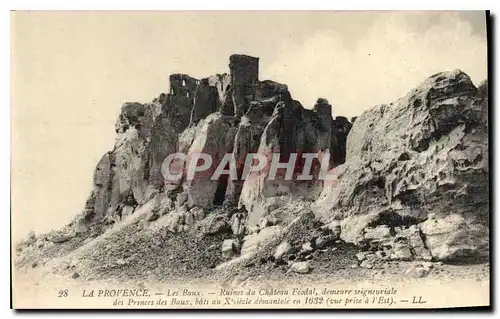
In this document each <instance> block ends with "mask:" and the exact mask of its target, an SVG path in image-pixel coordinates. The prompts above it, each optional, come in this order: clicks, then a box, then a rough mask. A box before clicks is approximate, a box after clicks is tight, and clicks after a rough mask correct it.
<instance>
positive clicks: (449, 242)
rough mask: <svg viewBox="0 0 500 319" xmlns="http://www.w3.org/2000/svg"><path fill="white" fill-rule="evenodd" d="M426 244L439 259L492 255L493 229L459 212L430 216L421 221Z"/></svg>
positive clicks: (433, 255) (448, 259)
mask: <svg viewBox="0 0 500 319" xmlns="http://www.w3.org/2000/svg"><path fill="white" fill-rule="evenodd" d="M419 226H420V229H421V231H422V233H423V234H424V236H425V244H426V246H427V248H428V249H429V251H430V253H431V254H432V257H434V258H435V259H436V260H442V261H450V260H460V259H466V258H486V257H488V245H489V241H488V236H489V229H488V227H486V226H485V225H482V224H479V223H469V222H467V220H466V219H465V218H464V217H463V216H461V215H458V214H450V215H448V216H446V217H444V218H429V219H428V220H426V221H425V222H423V223H421V224H420V225H419Z"/></svg>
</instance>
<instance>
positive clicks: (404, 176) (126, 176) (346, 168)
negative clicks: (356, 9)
mask: <svg viewBox="0 0 500 319" xmlns="http://www.w3.org/2000/svg"><path fill="white" fill-rule="evenodd" d="M331 114H332V107H331V105H330V104H329V103H328V101H326V100H325V99H318V101H317V103H316V105H314V107H312V108H311V109H308V108H304V107H303V106H302V105H301V104H300V103H299V102H298V101H296V100H294V99H293V98H292V95H291V93H290V92H289V90H288V88H287V86H286V85H284V84H280V83H276V82H273V81H268V80H267V81H259V79H258V59H257V58H253V57H248V56H242V55H233V56H231V58H230V74H222V75H216V76H211V77H208V78H205V79H201V80H198V79H194V78H192V77H189V76H187V75H183V74H174V75H171V77H170V90H169V93H167V94H163V93H162V94H161V95H160V96H159V97H158V98H157V99H154V100H153V101H152V102H151V103H147V104H140V103H126V104H125V105H123V107H122V110H121V113H120V115H119V118H118V120H117V123H116V132H117V138H116V143H115V147H114V149H113V150H111V151H109V152H107V153H106V154H104V155H103V157H102V159H101V160H100V161H99V163H98V165H97V167H96V170H95V172H94V182H93V184H94V185H93V190H92V192H91V194H90V196H89V198H88V200H87V203H86V207H85V209H84V210H83V212H82V213H81V214H79V215H78V216H76V217H75V219H74V221H73V222H72V223H70V224H69V225H67V226H66V227H64V228H63V229H60V230H57V231H53V232H51V233H49V234H45V235H41V236H35V234H30V236H28V238H26V240H24V241H23V242H22V243H20V244H19V245H18V246H17V248H16V250H17V259H16V264H17V266H18V267H20V268H22V267H26V266H27V267H38V266H39V265H41V264H46V263H47V265H51V266H53V267H54V268H53V271H55V272H60V273H64V274H68V275H71V276H74V277H82V278H87V279H88V278H120V279H123V280H125V279H134V278H137V279H140V278H144V279H145V278H151V279H154V280H166V279H168V278H178V277H182V276H184V277H190V278H195V277H203V278H210V277H217V278H219V277H227V278H232V276H237V275H238V274H241V273H242V272H247V273H251V274H254V275H255V274H262V273H266V272H268V273H273V272H277V273H278V274H283V273H287V272H295V273H297V274H305V273H310V272H313V273H319V272H331V271H333V270H335V271H341V270H347V271H351V270H353V269H357V268H358V267H359V266H361V268H362V269H392V268H391V267H393V266H394V265H396V266H395V267H396V270H397V271H396V270H395V271H394V272H395V273H398V274H400V269H399V268H398V267H400V266H398V265H400V263H403V265H406V264H405V263H408V264H407V265H406V266H404V270H405V271H406V268H407V267H409V268H408V269H407V271H406V275H408V276H414V277H422V276H425V275H427V274H428V273H429V271H430V269H432V268H433V267H434V269H436V267H438V266H436V264H435V263H436V262H445V263H454V262H464V261H465V262H474V263H478V262H484V261H487V259H488V254H489V250H488V247H489V240H488V239H489V233H488V226H489V218H488V217H489V197H488V196H489V189H488V185H489V180H488V176H489V171H488V169H489V166H488V86H487V82H485V83H483V84H482V85H481V86H480V87H479V88H476V87H475V86H474V84H473V83H472V82H471V80H470V78H469V77H468V76H467V75H466V74H464V73H463V72H461V71H458V70H456V71H451V72H443V73H439V74H436V75H433V76H431V77H430V78H428V79H427V80H425V81H424V82H423V83H422V84H421V85H419V86H418V87H417V88H415V89H414V90H412V91H411V92H409V93H408V95H407V96H406V97H404V98H401V99H399V100H398V101H396V102H394V103H391V104H388V105H379V106H375V107H373V108H371V109H369V110H367V111H366V112H364V113H363V114H362V115H360V116H359V117H357V118H356V119H355V121H353V123H351V122H349V121H348V120H347V119H346V118H344V117H336V118H335V119H334V118H332V115H331ZM175 152H181V153H183V154H186V155H187V156H188V158H190V157H192V156H195V155H196V154H199V153H206V154H209V155H210V156H211V158H212V159H213V163H212V166H211V167H210V169H209V170H207V171H204V172H195V174H194V178H192V179H190V178H188V174H190V172H188V170H187V169H186V167H185V166H184V167H181V168H182V174H181V175H182V176H181V178H180V179H179V180H171V179H165V178H164V174H163V171H162V170H163V169H164V167H162V165H163V162H164V160H165V158H166V157H167V156H168V155H170V154H173V153H175ZM251 153H259V154H262V155H263V156H265V157H266V158H268V159H269V158H271V157H272V156H273V155H274V154H279V157H280V160H281V161H282V162H287V161H288V160H289V159H290V158H291V156H293V155H292V154H294V153H298V154H303V153H314V154H318V159H316V160H314V161H313V165H312V170H311V174H312V175H313V179H312V180H298V179H297V176H298V175H299V173H300V172H301V168H302V167H303V166H304V165H305V164H304V162H303V161H302V160H298V161H297V162H296V163H295V166H294V170H293V172H292V177H293V178H292V180H287V179H286V178H284V176H283V174H281V175H278V177H277V178H276V179H271V178H269V175H270V168H269V166H266V167H265V168H264V169H263V170H261V171H259V172H257V173H256V174H253V175H251V176H250V177H249V178H246V179H244V180H243V178H242V176H243V175H244V164H245V161H246V158H247V154H251ZM326 153H329V154H331V157H330V159H329V160H326V158H327V157H325V156H324V155H325V154H326ZM225 154H231V155H232V156H233V157H234V159H235V161H236V164H237V165H236V175H237V176H238V179H236V180H233V179H231V178H228V175H227V174H226V175H221V176H219V177H218V178H217V179H212V178H211V176H212V173H213V172H214V170H215V167H217V166H218V165H219V164H220V162H221V161H222V160H223V157H224V155H225ZM299 159H300V155H299ZM323 164H326V165H327V167H329V168H331V169H332V170H331V171H330V173H331V174H332V176H333V180H327V181H323V180H320V179H319V178H318V172H319V168H320V166H321V165H323ZM56 261H57V262H56ZM391 265H392V266H391ZM389 272H390V271H389Z"/></svg>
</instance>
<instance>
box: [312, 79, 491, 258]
mask: <svg viewBox="0 0 500 319" xmlns="http://www.w3.org/2000/svg"><path fill="white" fill-rule="evenodd" d="M487 118H488V97H487V84H483V85H482V86H481V88H480V89H477V88H476V87H475V86H474V85H473V83H472V82H471V80H470V78H469V77H468V76H467V75H466V74H464V73H463V72H461V71H459V70H455V71H451V72H443V73H438V74H435V75H433V76H431V77H429V78H428V79H427V80H425V81H424V82H423V83H422V84H421V85H420V86H418V87H417V88H416V89H414V90H412V91H411V92H409V93H408V95H407V96H406V97H404V98H402V99H400V100H398V101H396V102H394V103H391V104H389V105H379V106H376V107H374V108H372V109H370V110H368V111H366V112H364V113H363V114H362V115H361V116H359V117H357V119H356V122H355V123H354V125H353V127H352V129H351V131H350V132H349V135H348V138H347V152H346V161H345V164H343V165H340V166H338V167H336V168H335V169H334V177H335V180H334V181H332V182H330V183H329V185H327V186H325V188H324V189H323V192H322V193H321V195H320V197H319V198H318V200H317V201H316V203H315V204H314V205H312V208H313V211H314V212H315V214H316V216H317V217H318V218H319V219H320V220H322V221H323V222H325V223H326V222H329V221H331V220H342V226H343V227H342V228H343V229H342V236H343V238H344V239H345V240H347V241H352V242H356V243H360V242H362V241H363V236H364V237H365V238H364V239H366V234H364V235H363V230H364V229H365V228H366V227H369V226H374V225H378V224H386V225H388V227H395V226H400V225H405V224H406V225H407V224H418V223H422V222H423V224H421V225H420V228H421V229H422V233H423V234H424V235H425V237H426V245H427V248H428V249H429V250H430V252H431V254H432V256H433V257H434V258H435V259H442V260H447V259H454V258H455V257H459V256H460V257H473V256H478V255H487V254H488V252H487V245H484V243H487V242H488V223H489V218H488V217H489V210H488V205H489V197H488V122H487ZM431 217H432V220H433V221H430V219H431Z"/></svg>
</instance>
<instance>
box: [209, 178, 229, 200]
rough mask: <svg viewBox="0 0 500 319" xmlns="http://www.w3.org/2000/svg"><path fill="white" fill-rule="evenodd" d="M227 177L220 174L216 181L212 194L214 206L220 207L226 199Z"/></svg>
mask: <svg viewBox="0 0 500 319" xmlns="http://www.w3.org/2000/svg"><path fill="white" fill-rule="evenodd" d="M228 177H229V175H228V174H222V175H221V176H220V177H219V179H218V181H217V189H216V190H215V194H214V200H213V204H214V205H222V203H224V200H225V199H226V189H227V180H228Z"/></svg>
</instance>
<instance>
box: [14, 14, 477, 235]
mask: <svg viewBox="0 0 500 319" xmlns="http://www.w3.org/2000/svg"><path fill="white" fill-rule="evenodd" d="M11 39H12V40H11V47H12V51H11V61H12V63H11V93H12V99H11V101H12V105H11V114H12V115H11V116H12V118H11V123H12V150H11V151H12V170H11V171H12V222H13V225H12V226H13V232H14V236H15V237H16V236H17V237H21V236H24V235H25V234H26V233H27V232H28V231H29V230H31V229H33V230H35V231H36V232H46V231H48V230H50V229H52V228H58V227H60V226H62V225H64V224H65V223H67V222H69V221H70V220H71V218H72V217H74V216H75V215H76V214H77V213H79V212H80V211H81V210H82V209H83V206H84V203H85V200H86V198H87V196H88V194H89V192H90V190H91V188H92V176H93V170H94V168H95V165H96V164H97V162H98V160H99V159H100V157H101V156H102V155H103V154H104V153H105V152H106V151H108V150H110V149H111V148H112V147H113V144H114V139H115V136H116V135H115V132H114V123H115V121H116V119H117V116H118V114H119V112H120V107H121V105H122V104H123V103H124V102H128V101H138V102H149V101H151V100H152V99H153V98H154V97H156V96H158V95H159V94H160V93H161V92H168V86H169V83H168V76H169V74H172V73H186V74H190V75H191V76H194V77H197V78H202V77H206V76H209V75H212V74H216V73H223V72H228V58H229V56H230V55H231V54H234V53H240V54H248V55H252V56H257V57H259V58H260V78H261V80H264V79H271V80H275V81H278V82H281V83H285V84H287V85H288V87H289V89H290V91H291V93H292V96H293V97H294V98H295V99H297V100H299V101H301V103H302V104H303V105H304V106H305V107H307V108H311V107H312V106H313V105H314V102H315V101H316V99H317V98H318V97H323V98H327V99H328V100H329V102H330V104H332V106H333V113H334V115H341V116H347V117H352V116H358V115H360V114H361V113H362V112H363V111H364V110H367V109H368V108H370V107H372V106H374V105H376V104H381V103H390V102H392V101H394V100H396V99H398V98H400V97H402V96H404V95H405V94H406V93H407V92H408V91H409V90H411V89H412V88H413V87H415V86H417V85H418V84H419V83H421V82H422V81H423V80H425V78H426V77H428V76H430V75H432V74H434V73H437V72H440V71H446V70H453V69H457V68H458V69H461V70H463V71H464V72H465V73H467V74H468V75H469V76H470V77H471V78H472V80H473V82H474V83H475V84H476V85H477V84H479V83H480V82H481V81H483V80H485V79H486V77H487V54H486V51H487V40H486V24H485V15H484V12H482V11H476V12H473V11H468V12H467V11H462V12H450V11H440V12H437V11H434V12H390V11H377V12H368V11H366V12H363V11H358V12H348V11H338V12H333V11H322V12H319V11H315V12H304V11H282V12H279V11H275V12H263V11H260V12H258V11H253V12H241V11H240V12H220V11H219V12H217V11H212V12H202V11H195V12H153V11H150V12H130V11H129V12H125V11H123V12H112V11H107V12H95V11H94V12H93V11H81V12H72V11H66V12H62V11H61V12H57V11H54V12H51V11H44V12H36V11H31V12H20V11H18V12H14V13H12V16H11Z"/></svg>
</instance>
